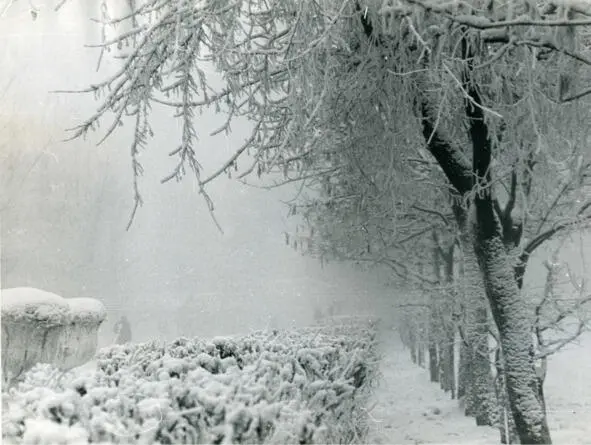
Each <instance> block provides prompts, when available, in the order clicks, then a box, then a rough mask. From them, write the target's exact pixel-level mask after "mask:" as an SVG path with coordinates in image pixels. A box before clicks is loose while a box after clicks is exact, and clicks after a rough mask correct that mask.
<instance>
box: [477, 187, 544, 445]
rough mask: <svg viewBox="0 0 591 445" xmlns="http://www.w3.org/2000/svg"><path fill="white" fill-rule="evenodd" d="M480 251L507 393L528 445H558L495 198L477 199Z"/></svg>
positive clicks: (522, 435)
mask: <svg viewBox="0 0 591 445" xmlns="http://www.w3.org/2000/svg"><path fill="white" fill-rule="evenodd" d="M475 204H476V215H477V230H476V252H477V255H478V260H479V263H480V267H481V269H482V271H483V275H484V283H485V288H486V293H487V296H488V300H489V303H490V307H491V311H492V315H493V318H494V320H495V323H496V325H497V327H498V329H499V337H500V341H501V350H502V354H503V359H504V360H503V361H504V370H505V378H506V382H507V394H508V396H509V402H510V406H511V412H512V414H513V418H514V420H515V427H516V429H517V433H518V435H519V440H520V442H521V443H522V444H549V443H551V442H552V440H551V438H550V431H549V428H548V423H547V420H546V416H545V413H544V402H543V400H541V397H540V392H539V385H538V379H537V376H536V372H535V367H534V344H533V339H532V326H531V317H530V313H529V311H528V308H527V305H526V303H525V302H524V300H523V298H522V296H521V295H520V292H519V288H518V287H517V282H516V281H515V276H514V270H513V265H512V262H511V258H510V256H509V254H508V253H507V252H506V250H505V246H504V243H503V239H502V228H501V225H500V222H499V220H498V218H497V215H496V214H495V211H494V207H493V202H492V197H491V196H490V193H484V194H482V195H481V196H477V197H476V199H475Z"/></svg>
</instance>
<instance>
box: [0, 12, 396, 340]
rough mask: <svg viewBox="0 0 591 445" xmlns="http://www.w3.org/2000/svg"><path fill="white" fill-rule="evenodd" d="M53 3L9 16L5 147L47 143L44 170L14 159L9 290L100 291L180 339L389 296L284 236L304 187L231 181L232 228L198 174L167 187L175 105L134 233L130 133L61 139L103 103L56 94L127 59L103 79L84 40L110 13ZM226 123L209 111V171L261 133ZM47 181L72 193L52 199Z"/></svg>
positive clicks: (149, 160)
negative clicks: (219, 132) (201, 189)
mask: <svg viewBox="0 0 591 445" xmlns="http://www.w3.org/2000/svg"><path fill="white" fill-rule="evenodd" d="M92 3H94V2H93V1H92V0H91V1H89V4H92ZM45 4H49V5H50V6H51V5H52V3H51V2H47V3H45ZM45 4H44V3H43V2H35V5H36V6H37V7H38V8H39V10H40V14H39V16H38V18H37V20H35V21H33V20H31V16H30V14H29V13H28V10H27V9H28V5H27V4H26V3H24V2H16V3H15V4H14V5H12V7H11V9H10V10H9V11H8V12H7V13H6V15H5V16H4V17H2V18H0V60H2V61H3V63H2V65H3V66H2V70H1V71H0V98H1V110H2V111H1V113H2V115H1V117H2V119H3V121H2V122H3V123H4V124H5V127H6V126H8V127H9V128H10V131H8V132H5V133H4V137H3V139H0V141H1V142H3V143H4V145H3V146H2V151H3V156H4V155H6V154H7V153H8V152H11V151H12V150H24V151H26V152H30V153H35V154H39V153H42V154H41V158H40V159H41V161H39V162H37V163H36V164H35V166H34V167H33V168H30V169H29V168H28V167H27V166H28V165H30V162H29V163H28V164H27V163H25V162H21V163H20V164H18V163H17V164H18V165H17V166H16V167H15V168H16V171H17V174H16V176H17V179H18V181H20V182H19V184H22V185H19V187H12V188H11V189H10V190H11V193H13V194H14V196H11V197H10V198H11V200H12V204H11V207H10V208H9V210H7V211H5V212H3V215H2V217H3V224H2V244H3V248H4V250H3V259H6V258H8V259H9V260H10V261H8V262H7V263H10V264H9V266H10V267H8V268H7V267H5V266H6V264H5V265H3V266H4V269H3V281H4V282H3V283H2V287H14V286H21V285H32V286H35V287H40V288H44V289H47V290H49V291H53V292H57V293H61V294H62V295H64V296H77V295H84V296H94V297H97V298H100V299H101V300H103V301H104V302H105V303H106V304H107V306H108V307H109V308H110V309H112V310H113V312H112V314H113V315H115V314H116V313H117V310H118V309H121V310H123V311H125V312H127V313H129V314H131V316H130V319H131V321H132V324H134V325H135V326H136V327H137V330H139V331H141V332H142V333H141V334H140V336H142V337H145V336H147V335H150V334H153V333H154V332H155V329H156V330H158V329H160V330H161V331H163V332H164V333H165V334H167V335H178V334H207V335H212V334H222V333H226V332H231V331H236V330H248V329H251V328H255V327H263V326H265V325H266V324H267V323H270V322H271V320H272V319H274V321H273V323H275V324H278V325H289V324H290V323H292V322H295V323H304V324H305V323H308V322H310V320H311V317H312V313H313V309H314V307H313V305H314V304H318V305H320V306H321V307H322V306H325V305H327V304H328V302H329V301H330V300H331V299H332V298H337V299H339V300H347V301H350V302H351V303H350V305H349V309H348V310H351V308H352V307H354V306H355V307H357V308H363V309H364V310H367V308H368V306H369V307H371V305H368V304H362V301H363V300H367V298H369V297H368V295H375V294H376V293H382V294H385V293H386V292H389V291H386V290H385V289H384V287H383V285H382V282H383V281H381V280H376V279H375V278H373V277H374V274H364V273H361V272H358V271H354V270H352V268H351V267H349V266H342V265H338V266H337V265H330V266H329V267H328V268H325V269H321V268H320V264H319V262H317V261H316V260H313V259H310V258H306V257H303V256H301V255H300V254H299V253H297V252H295V251H293V250H292V249H290V248H288V247H286V246H285V244H284V238H283V236H282V233H283V231H285V230H289V229H290V228H293V224H294V222H293V221H288V220H287V219H286V211H287V209H286V208H285V207H284V206H283V205H282V204H280V202H279V199H288V198H289V197H290V196H291V194H292V193H293V190H289V189H282V190H274V191H271V192H268V191H264V190H260V189H255V188H252V187H248V186H245V185H242V184H240V183H238V182H236V181H230V180H226V179H224V178H222V179H221V180H219V181H218V182H217V183H215V184H214V185H213V186H212V187H211V189H210V193H211V197H212V198H213V199H214V201H215V205H216V216H217V218H218V220H219V222H220V224H221V225H222V228H223V230H224V234H223V235H222V234H220V233H219V231H218V230H217V228H216V227H215V225H214V224H213V222H212V220H211V218H210V216H209V214H208V212H207V209H206V206H205V204H204V202H203V200H202V198H201V197H199V196H198V195H197V193H196V192H195V190H194V186H193V181H192V180H191V178H190V177H187V179H186V180H185V181H184V182H182V183H175V182H171V183H169V184H165V185H161V184H160V183H159V181H160V179H161V178H162V177H164V176H165V175H166V174H168V173H169V171H170V168H171V165H173V164H174V162H175V160H174V159H169V158H168V157H167V153H168V152H170V151H171V150H172V149H173V148H174V143H173V142H172V141H175V140H176V135H177V128H176V123H175V121H174V120H172V119H171V118H170V117H169V114H165V113H164V112H162V110H155V114H154V119H153V121H154V130H155V133H156V135H155V138H154V140H153V141H152V142H151V143H150V148H149V150H147V151H146V152H143V153H142V155H141V161H142V162H143V164H144V167H145V169H146V174H145V176H144V178H142V180H141V191H142V194H143V197H144V200H145V205H144V207H143V208H141V209H140V211H139V212H138V214H137V217H136V220H135V223H134V225H133V227H132V229H131V231H130V232H125V225H126V223H127V218H128V216H129V212H130V211H131V208H132V189H131V169H130V158H129V142H130V140H129V138H128V134H126V132H125V131H123V132H122V133H121V134H120V135H117V136H115V137H114V138H113V139H110V140H109V141H108V142H107V143H106V144H105V145H104V146H102V147H101V148H96V147H95V145H94V144H93V143H92V141H87V142H84V141H82V140H78V141H75V142H70V143H65V144H64V143H62V142H60V140H61V139H62V138H63V136H64V134H63V129H64V128H67V127H71V126H72V125H73V124H75V123H77V122H79V120H80V119H81V118H83V117H85V116H89V114H90V113H91V112H92V110H93V107H96V105H97V103H96V102H94V101H93V99H92V97H91V96H80V95H63V94H51V93H49V91H50V90H56V89H76V88H83V87H85V86H87V85H88V84H89V83H90V82H91V81H92V80H93V79H97V78H99V77H100V75H103V76H104V75H105V73H106V72H107V71H108V70H109V69H112V68H113V67H114V66H115V65H114V62H113V63H111V65H110V66H109V65H106V66H105V69H106V70H107V71H102V73H100V75H97V74H96V73H95V72H94V68H95V65H96V60H97V52H96V50H91V49H84V48H83V44H84V43H85V42H93V41H94V42H96V41H97V40H98V38H99V35H98V33H97V32H96V29H95V28H94V25H92V24H91V23H90V22H89V21H88V20H87V19H86V16H85V14H86V15H88V14H89V13H90V14H96V13H97V12H96V11H91V10H85V8H84V7H83V3H82V2H80V1H76V0H70V2H69V3H68V4H66V6H64V8H63V10H61V11H60V12H59V13H55V12H54V11H52V8H51V7H47V6H44V5H45ZM90 9H92V8H90ZM0 11H1V9H0ZM2 122H0V123H2ZM218 122H219V119H216V117H215V116H213V115H204V116H202V117H199V118H198V128H199V129H200V130H201V131H202V137H201V140H200V146H199V154H200V156H201V160H202V163H203V165H204V167H205V169H206V170H209V171H212V170H213V169H215V168H217V167H218V166H219V165H220V163H221V162H222V161H223V160H224V159H225V158H226V156H227V155H228V154H230V153H232V150H233V148H234V147H236V146H238V145H239V144H240V143H241V142H242V140H243V139H244V137H245V135H246V132H247V130H248V126H247V125H243V126H242V127H241V126H240V125H237V126H234V127H233V133H232V135H231V136H230V137H228V138H226V140H225V141H224V140H223V139H216V140H215V141H212V140H211V139H209V138H208V137H206V134H207V132H208V130H209V131H210V130H211V129H213V128H215V127H217V124H218ZM6 135H8V137H7V136H6ZM91 139H92V138H91ZM17 147H18V148H17ZM5 165H7V164H5ZM17 167H18V168H17ZM64 178H68V179H64ZM60 184H61V185H60ZM99 185H100V188H101V191H100V192H97V190H96V188H97V187H98V186H99ZM48 186H49V187H52V190H54V189H55V190H61V188H60V187H62V188H63V189H64V191H63V192H62V193H61V194H59V193H58V192H55V193H50V194H49V196H48V194H47V192H46V189H47V187H48ZM92 188H94V189H93V190H90V189H92ZM44 190H45V192H44ZM97 196H99V198H97ZM84 200H94V202H96V204H93V205H91V206H87V207H84V209H86V210H85V212H88V211H91V212H95V216H94V217H92V218H90V217H86V219H84V218H82V219H80V221H79V222H78V220H77V219H76V212H79V211H80V206H81V205H82V204H81V202H82V201H84ZM86 216H87V215H86ZM93 218H94V219H93ZM89 221H90V222H89ZM93 221H94V222H95V223H96V224H93ZM64 232H66V233H64ZM19 234H20V235H19ZM19 236H20V237H19ZM17 241H18V242H17ZM163 319H166V320H169V321H170V320H172V319H174V321H170V322H169V323H163V322H162V320H163ZM108 329H110V326H108Z"/></svg>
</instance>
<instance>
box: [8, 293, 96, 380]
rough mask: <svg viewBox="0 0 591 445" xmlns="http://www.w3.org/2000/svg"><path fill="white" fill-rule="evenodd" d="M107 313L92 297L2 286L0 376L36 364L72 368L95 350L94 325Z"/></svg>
mask: <svg viewBox="0 0 591 445" xmlns="http://www.w3.org/2000/svg"><path fill="white" fill-rule="evenodd" d="M105 318H106V309H105V307H104V306H103V304H102V303H101V302H100V301H98V300H95V299H92V298H70V299H66V298H62V297H60V296H59V295H56V294H54V293H51V292H47V291H44V290H40V289H35V288H29V287H19V288H12V289H4V290H2V381H3V383H4V384H5V385H7V384H10V383H12V382H13V381H15V380H17V379H19V378H21V377H22V375H23V374H24V373H25V372H26V371H28V370H29V369H31V368H32V367H33V366H34V365H35V364H37V363H50V364H53V365H55V366H56V367H58V368H60V369H64V370H65V369H71V368H74V367H76V366H80V365H82V364H84V363H86V362H87V361H88V360H90V359H91V358H92V357H93V356H94V354H95V353H96V350H97V344H98V329H99V327H100V324H101V323H102V322H103V321H104V320H105Z"/></svg>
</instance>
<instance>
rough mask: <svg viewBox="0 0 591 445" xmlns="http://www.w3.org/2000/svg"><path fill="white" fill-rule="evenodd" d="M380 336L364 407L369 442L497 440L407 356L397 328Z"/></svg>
mask: <svg viewBox="0 0 591 445" xmlns="http://www.w3.org/2000/svg"><path fill="white" fill-rule="evenodd" d="M381 337H382V342H381V347H382V351H381V352H382V354H383V358H382V368H381V372H382V378H381V381H380V384H379V386H378V388H376V390H375V400H374V402H373V404H370V406H369V407H368V411H369V416H370V417H369V418H370V432H369V436H368V438H367V442H368V443H371V444H374V443H375V444H420V443H437V444H444V443H445V444H448V443H449V444H452V443H453V444H474V445H477V444H490V443H499V433H498V432H497V430H495V429H494V428H490V427H477V426H476V424H475V423H474V419H473V418H468V417H466V416H464V414H463V413H462V411H461V410H460V408H459V407H458V401H457V400H451V399H450V396H449V394H446V393H444V392H443V391H442V390H441V389H440V388H439V385H438V384H436V383H431V382H429V375H428V373H427V371H426V370H425V369H422V368H419V367H418V366H417V365H415V364H414V363H412V362H411V360H410V355H409V352H408V351H407V350H406V349H404V347H403V346H402V344H401V343H400V341H399V337H398V332H397V331H396V330H385V331H383V332H382V333H381ZM372 405H373V406H372Z"/></svg>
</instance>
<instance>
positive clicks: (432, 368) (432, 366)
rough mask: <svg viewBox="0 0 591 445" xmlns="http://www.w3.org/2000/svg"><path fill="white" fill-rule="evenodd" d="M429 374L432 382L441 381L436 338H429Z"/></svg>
mask: <svg viewBox="0 0 591 445" xmlns="http://www.w3.org/2000/svg"><path fill="white" fill-rule="evenodd" d="M429 376H430V378H431V381H432V382H438V381H439V358H438V357H437V346H436V344H435V340H434V339H430V340H429Z"/></svg>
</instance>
